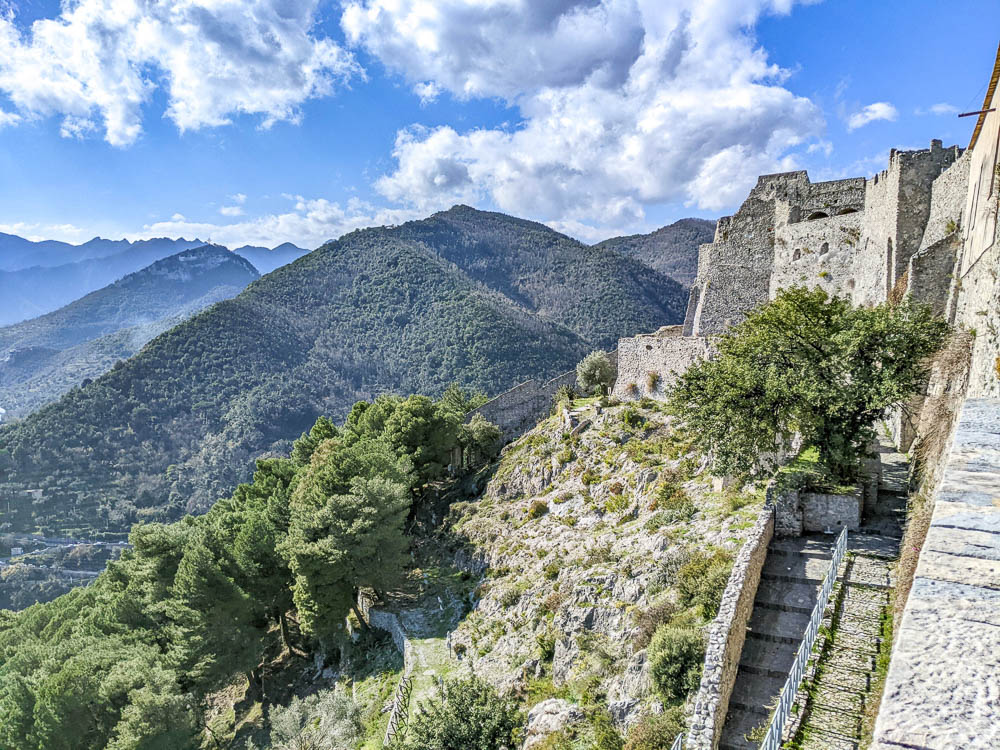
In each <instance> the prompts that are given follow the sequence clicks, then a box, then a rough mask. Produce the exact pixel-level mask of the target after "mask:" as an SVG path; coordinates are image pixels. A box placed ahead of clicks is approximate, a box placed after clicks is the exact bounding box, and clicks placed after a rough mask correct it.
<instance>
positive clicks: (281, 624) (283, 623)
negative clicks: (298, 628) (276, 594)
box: [278, 610, 294, 651]
mask: <svg viewBox="0 0 1000 750" xmlns="http://www.w3.org/2000/svg"><path fill="white" fill-rule="evenodd" d="M278 628H279V629H280V630H281V645H282V646H284V647H285V648H286V649H288V650H289V651H294V649H293V648H292V642H291V639H290V638H289V636H288V618H287V617H286V616H285V611H284V610H282V611H281V612H279V613H278Z"/></svg>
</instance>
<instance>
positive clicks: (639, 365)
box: [612, 326, 708, 401]
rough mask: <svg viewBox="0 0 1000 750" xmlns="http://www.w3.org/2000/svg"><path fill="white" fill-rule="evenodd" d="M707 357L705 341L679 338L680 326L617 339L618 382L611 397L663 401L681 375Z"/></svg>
mask: <svg viewBox="0 0 1000 750" xmlns="http://www.w3.org/2000/svg"><path fill="white" fill-rule="evenodd" d="M707 355H708V342H707V341H706V339H704V338H703V337H691V336H689V337H684V336H682V335H681V326H665V327H663V328H661V329H660V330H659V331H657V332H656V333H653V334H648V335H643V336H634V337H632V338H628V339H619V341H618V379H617V380H616V381H615V387H614V391H613V392H612V395H613V396H614V397H615V398H617V399H619V400H620V401H629V400H634V399H639V398H643V397H649V398H655V399H662V398H663V397H664V395H665V394H666V391H667V389H668V388H669V387H670V386H671V385H673V383H674V382H675V381H676V380H677V376H678V375H679V374H680V373H682V372H684V371H685V370H686V369H687V368H688V367H690V366H691V365H692V364H694V363H695V362H697V361H698V360H700V359H704V358H705V357H706V356H707ZM651 375H652V377H651ZM650 386H652V387H650Z"/></svg>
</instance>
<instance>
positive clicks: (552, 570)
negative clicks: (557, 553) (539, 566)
mask: <svg viewBox="0 0 1000 750" xmlns="http://www.w3.org/2000/svg"><path fill="white" fill-rule="evenodd" d="M561 567H562V566H561V565H560V564H559V562H558V561H556V560H553V561H552V562H550V563H548V564H547V565H546V566H545V568H543V572H544V573H545V580H546V581H554V580H555V579H556V578H558V577H559V570H560V568H561Z"/></svg>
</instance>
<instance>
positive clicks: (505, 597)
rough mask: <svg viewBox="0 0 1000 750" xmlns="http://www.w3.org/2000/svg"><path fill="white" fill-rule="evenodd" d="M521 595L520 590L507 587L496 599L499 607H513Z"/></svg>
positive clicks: (514, 587)
mask: <svg viewBox="0 0 1000 750" xmlns="http://www.w3.org/2000/svg"><path fill="white" fill-rule="evenodd" d="M522 593H523V592H522V591H521V589H519V588H517V587H516V586H509V587H507V588H505V589H504V590H503V591H501V592H500V596H499V597H497V599H498V601H499V602H500V606H501V607H513V606H514V605H515V604H517V602H518V600H519V599H520V598H521V594H522Z"/></svg>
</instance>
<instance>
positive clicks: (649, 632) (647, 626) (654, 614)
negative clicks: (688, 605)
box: [633, 599, 677, 651]
mask: <svg viewBox="0 0 1000 750" xmlns="http://www.w3.org/2000/svg"><path fill="white" fill-rule="evenodd" d="M676 613H677V604H676V603H675V602H672V601H671V600H670V599H664V600H662V601H659V602H656V603H654V604H651V605H650V606H649V607H647V608H646V609H644V610H642V611H640V612H639V614H638V615H636V618H635V624H636V625H637V626H638V627H639V632H637V633H636V634H635V640H634V641H633V645H634V646H635V649H636V651H639V650H641V649H644V648H646V646H648V645H649V642H650V641H651V640H653V634H654V633H656V631H657V629H658V628H659V627H660V626H661V625H664V624H666V623H668V622H670V618H672V617H673V616H674V615H675V614H676Z"/></svg>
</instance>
